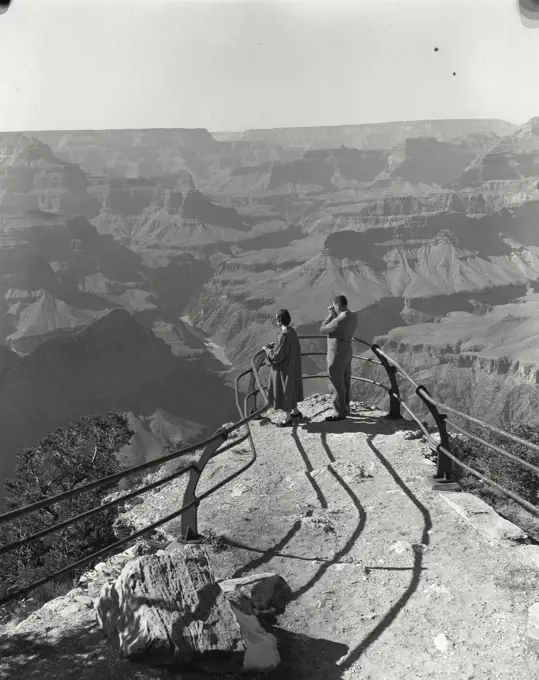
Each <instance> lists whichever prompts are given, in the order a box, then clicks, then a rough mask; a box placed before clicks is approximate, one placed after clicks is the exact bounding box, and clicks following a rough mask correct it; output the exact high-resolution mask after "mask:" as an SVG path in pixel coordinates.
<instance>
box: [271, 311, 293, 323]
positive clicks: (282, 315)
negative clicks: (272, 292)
mask: <svg viewBox="0 0 539 680" xmlns="http://www.w3.org/2000/svg"><path fill="white" fill-rule="evenodd" d="M275 320H276V321H277V323H278V324H279V326H289V325H290V322H291V321H292V318H291V316H290V312H289V311H288V309H279V310H278V312H277V314H276V315H275Z"/></svg>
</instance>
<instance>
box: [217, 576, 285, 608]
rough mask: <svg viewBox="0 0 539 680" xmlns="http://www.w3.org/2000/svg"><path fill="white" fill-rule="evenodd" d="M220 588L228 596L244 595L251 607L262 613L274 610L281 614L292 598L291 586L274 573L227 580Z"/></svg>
mask: <svg viewBox="0 0 539 680" xmlns="http://www.w3.org/2000/svg"><path fill="white" fill-rule="evenodd" d="M219 587H220V588H221V590H222V591H223V592H224V593H225V595H227V596H228V594H229V593H231V592H240V593H242V594H243V595H245V597H247V598H248V599H249V601H250V603H251V606H252V607H253V608H254V609H255V610H258V611H260V612H263V611H267V610H268V609H274V610H275V611H276V612H278V613H281V612H283V611H284V610H285V607H286V605H287V604H288V602H290V598H291V597H292V591H291V589H290V586H289V585H288V584H287V582H286V581H285V580H284V578H283V577H282V576H279V575H278V574H273V573H265V574H251V575H250V576H244V577H242V578H231V579H226V580H224V581H221V582H220V583H219Z"/></svg>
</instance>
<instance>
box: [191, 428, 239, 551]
mask: <svg viewBox="0 0 539 680" xmlns="http://www.w3.org/2000/svg"><path fill="white" fill-rule="evenodd" d="M215 435H216V436H217V435H218V436H219V438H218V439H215V440H214V441H212V442H210V443H209V444H208V445H207V446H206V448H205V449H204V451H203V452H202V455H201V456H200V458H199V460H198V462H197V463H196V464H195V465H193V467H192V468H191V472H190V473H189V480H188V482H187V487H186V488H185V491H184V494H183V506H185V505H188V504H189V503H193V505H191V507H189V508H187V510H186V511H185V512H184V513H183V514H182V515H181V520H180V521H181V524H180V539H179V540H180V541H181V542H182V543H200V542H201V541H202V536H201V535H200V534H199V533H198V504H199V500H198V498H197V496H196V489H197V484H198V480H199V479H200V475H201V474H202V472H203V471H204V468H205V467H206V464H207V462H208V461H209V460H210V458H212V457H213V456H214V455H215V452H216V451H217V449H218V448H219V447H220V446H221V444H222V443H223V442H224V441H226V440H227V439H228V433H227V432H226V430H224V429H222V428H220V429H219V430H217V432H216V433H215Z"/></svg>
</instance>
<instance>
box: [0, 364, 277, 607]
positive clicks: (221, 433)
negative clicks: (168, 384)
mask: <svg viewBox="0 0 539 680" xmlns="http://www.w3.org/2000/svg"><path fill="white" fill-rule="evenodd" d="M258 354H260V353H257V355H255V357H256V356H258ZM255 357H253V360H252V361H251V368H250V369H249V370H247V371H244V372H243V373H241V374H240V375H238V376H237V377H236V380H235V392H236V405H237V407H238V411H239V414H240V416H241V417H240V419H239V420H238V421H237V422H235V423H234V424H233V425H231V426H229V427H227V428H220V429H219V430H218V431H217V432H216V434H214V435H213V437H210V438H209V439H206V440H204V441H203V442H200V443H198V444H194V445H192V446H189V447H187V448H185V449H181V450H180V451H176V452H173V453H172V454H169V455H167V456H161V457H160V458H158V459H155V460H154V461H150V462H149V463H143V464H142V465H137V466H134V467H132V468H129V469H128V470H122V471H121V472H120V473H116V474H114V475H109V476H108V477H105V478H102V479H100V480H96V481H95V482H91V483H90V485H83V486H80V487H76V488H75V489H71V490H70V491H68V492H66V493H63V494H57V495H56V496H52V497H49V498H47V499H43V501H38V502H37V503H32V504H31V505H28V506H25V507H23V508H17V509H16V510H15V511H12V512H10V513H5V514H4V515H2V516H0V520H2V521H7V520H8V519H13V518H14V516H16V517H20V516H22V515H25V514H30V513H31V512H35V511H36V510H38V509H40V508H42V507H47V506H48V505H51V504H52V503H54V502H58V501H59V500H63V499H65V498H67V497H71V496H73V495H76V494H78V493H83V492H84V491H87V490H88V488H97V487H99V486H103V485H104V484H106V483H111V481H115V480H117V479H122V478H123V477H126V476H129V475H132V474H134V473H135V472H138V471H141V470H144V469H148V468H149V467H154V466H156V465H160V464H161V465H162V464H164V463H166V462H168V461H170V460H174V459H176V458H177V457H179V456H181V455H185V454H187V453H190V452H192V451H196V450H198V449H200V448H201V447H202V446H205V445H206V446H208V445H211V444H212V443H216V442H219V440H223V439H226V438H227V437H228V435H229V433H231V432H233V431H235V430H237V429H239V428H240V427H242V426H247V432H246V434H245V435H244V436H243V437H240V438H239V439H237V440H235V441H233V442H230V443H229V444H227V445H226V446H224V447H222V448H217V450H216V451H215V452H214V453H213V456H212V457H215V456H217V455H219V454H221V453H223V452H224V451H225V450H228V449H230V448H233V447H234V446H237V445H238V444H241V443H242V442H244V441H245V440H247V439H248V440H249V444H250V447H251V451H252V456H251V459H250V460H249V461H247V463H245V464H244V465H243V466H242V467H241V468H240V469H239V470H236V471H235V472H234V473H233V474H231V475H229V476H228V477H226V478H225V479H224V480H222V481H221V482H219V483H218V484H215V485H214V486H213V487H211V488H210V489H208V490H206V491H205V492H203V493H202V494H201V495H200V496H198V497H195V498H194V499H193V500H192V501H190V502H189V503H186V504H184V505H182V507H181V508H180V509H179V510H177V511H175V512H174V513H171V514H169V515H167V516H166V517H163V518H161V519H160V520H158V521H156V522H153V523H152V524H150V525H148V526H146V527H144V528H143V529H140V530H139V531H136V532H135V533H133V534H130V535H129V536H126V537H124V538H122V539H121V540H119V541H117V542H115V543H113V544H111V545H109V546H106V547H105V548H102V549H101V550H98V551H97V552H94V553H92V554H91V555H88V556H87V557H85V558H82V559H81V560H78V561H77V562H74V563H72V564H70V565H68V566H66V567H64V568H62V569H60V570H58V571H56V572H54V573H52V574H48V575H47V576H45V577H43V578H41V579H39V580H37V581H34V582H32V583H31V584H29V585H27V586H24V587H23V588H18V589H17V590H16V591H14V592H10V593H9V594H6V595H4V596H3V597H1V598H0V605H2V604H6V603H7V602H10V601H12V600H14V599H16V598H18V597H22V596H23V595H25V594H27V593H29V592H30V591H32V590H35V589H36V588H39V587H40V586H42V585H44V584H45V583H48V582H50V581H52V580H54V579H57V578H60V577H61V576H65V575H67V574H69V573H72V572H73V571H75V570H77V569H79V568H80V567H83V566H85V565H87V564H89V563H91V562H93V561H95V560H96V559H97V558H99V557H103V556H104V555H107V554H109V553H111V552H113V551H114V550H116V549H118V548H120V547H122V546H123V545H125V544H126V543H129V542H130V541H133V540H135V539H137V538H139V537H141V536H143V535H144V534H147V533H148V532H150V531H153V530H154V529H156V528H157V527H159V526H161V525H162V524H166V523H167V522H169V521H171V520H172V519H175V518H177V517H179V516H181V515H182V514H183V513H184V512H186V511H187V510H189V509H190V508H193V507H197V506H198V505H199V504H200V501H201V500H203V499H204V498H207V497H208V496H209V495H211V494H212V493H214V492H215V491H217V490H218V489H220V488H221V487H222V486H224V485H225V484H228V482H230V481H231V480H233V479H235V478H236V477H238V476H239V475H240V474H242V473H243V472H245V470H247V469H248V468H250V467H251V466H252V465H253V464H254V463H255V461H256V448H255V446H254V442H253V440H252V436H251V432H250V429H249V426H248V423H249V422H250V421H251V420H253V419H254V418H257V417H258V416H260V415H261V414H262V413H263V412H264V411H266V410H267V408H268V407H269V400H268V396H267V393H266V390H265V388H264V386H263V385H262V382H261V381H260V378H259V376H258V369H257V367H256V364H255V361H254V359H255ZM251 372H252V373H254V376H255V380H256V383H257V386H258V391H260V393H261V394H262V397H263V400H264V403H263V405H262V406H261V407H260V408H259V409H257V410H256V411H254V412H253V413H251V414H250V415H248V416H247V415H246V414H245V405H246V403H247V397H246V398H245V404H244V409H243V410H242V408H241V404H240V400H239V392H240V390H239V381H240V380H241V378H242V377H244V376H245V375H247V374H249V373H251ZM195 467H196V464H195V463H190V464H189V465H187V466H186V467H184V468H181V469H180V470H177V471H175V472H174V473H172V474H170V475H168V476H166V477H165V478H162V479H159V480H156V481H155V482H152V483H150V484H147V485H145V486H143V487H141V488H139V489H136V490H135V491H133V492H130V493H128V494H124V495H122V496H121V497H119V498H116V499H114V500H112V501H109V502H108V503H105V504H103V505H100V506H98V507H96V508H92V509H91V510H89V511H87V512H85V513H82V514H80V515H78V516H76V517H70V518H68V519H67V520H65V521H63V522H60V523H58V524H55V525H53V526H51V527H47V528H46V529H44V530H43V531H40V532H36V534H33V535H31V536H28V537H25V538H24V539H21V540H20V541H16V542H13V543H9V544H7V545H5V546H2V547H1V548H0V555H2V554H5V553H7V552H11V551H12V550H16V549H17V548H20V547H22V546H23V545H27V544H28V543H31V542H33V541H36V540H38V539H40V538H43V537H44V536H46V535H48V534H51V533H55V532H57V531H60V530H61V529H63V528H65V527H66V526H68V525H70V524H74V523H75V522H78V521H80V520H82V519H86V518H87V517H90V516H92V515H94V514H96V513H97V512H101V511H103V510H106V509H107V508H110V507H113V506H115V505H118V504H120V503H123V502H125V501H126V500H128V499H130V498H134V497H135V496H139V495H140V494H142V493H145V492H146V491H149V490H151V489H154V488H156V487H158V486H161V485H162V484H165V483H167V482H170V481H173V480H174V479H176V478H177V477H179V476H180V475H183V474H185V473H186V472H188V471H190V470H192V469H193V468H195ZM200 472H202V470H200ZM111 477H112V478H113V479H112V480H111Z"/></svg>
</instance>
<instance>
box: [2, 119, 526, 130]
mask: <svg viewBox="0 0 539 680" xmlns="http://www.w3.org/2000/svg"><path fill="white" fill-rule="evenodd" d="M533 118H534V116H532V117H531V118H527V119H526V120H525V121H524V122H523V123H513V122H511V121H509V120H507V119H505V118H496V117H471V118H470V117H466V118H408V119H401V120H383V121H376V122H373V121H371V122H367V123H337V124H333V125H283V126H279V127H249V128H238V129H235V130H234V129H230V128H228V129H225V128H219V129H217V128H213V129H211V130H210V128H207V127H182V126H176V127H171V126H170V125H163V126H159V127H155V126H149V127H140V126H138V127H98V128H97V127H96V128H88V127H73V128H45V129H43V128H41V129H39V128H32V129H30V128H28V129H21V128H15V129H11V130H6V129H3V130H1V131H0V134H3V133H17V132H19V133H21V134H24V133H32V132H108V131H110V132H113V131H127V130H205V131H206V132H208V133H209V134H214V133H236V134H238V133H245V132H251V131H262V130H264V131H273V130H306V129H315V128H346V127H359V126H367V125H394V124H399V123H426V122H444V121H498V122H500V123H505V124H507V125H512V126H514V127H521V126H522V125H525V124H526V123H527V122H528V121H530V120H532V119H533Z"/></svg>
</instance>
